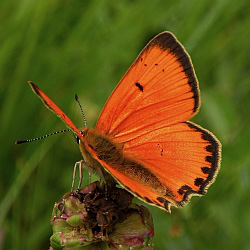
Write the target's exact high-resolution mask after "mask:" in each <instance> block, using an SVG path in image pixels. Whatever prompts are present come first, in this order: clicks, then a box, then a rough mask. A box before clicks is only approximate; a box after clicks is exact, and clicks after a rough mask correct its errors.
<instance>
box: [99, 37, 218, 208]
mask: <svg viewBox="0 0 250 250" xmlns="http://www.w3.org/2000/svg"><path fill="white" fill-rule="evenodd" d="M199 103H200V101H199V87H198V82H197V79H196V76H195V73H194V69H193V66H192V63H191V60H190V58H189V55H188V54H187V52H186V51H185V49H184V48H183V47H182V45H181V44H180V43H179V42H178V41H177V40H176V38H175V37H174V36H173V35H172V34H171V33H168V32H164V33H161V34H159V35H158V36H156V37H155V38H154V39H153V40H151V41H150V42H149V44H148V45H147V46H146V47H145V48H144V49H143V51H142V52H141V53H140V55H139V57H138V58H137V60H136V61H135V62H134V64H133V65H132V66H131V68H130V69H129V71H128V72H127V73H126V75H125V76H124V77H123V79H122V80H121V82H120V83H119V84H118V86H117V87H116V89H115V90H114V92H113V93H112V95H111V96H110V98H109V100H108V102H107V103H106V105H105V107H104V109H103V111H102V113H101V115H100V118H99V120H98V123H97V129H98V130H99V131H101V132H102V133H104V134H107V135H109V136H111V137H112V139H113V141H114V142H115V143H117V144H121V145H122V146H123V153H124V156H125V157H128V158H130V159H132V160H133V161H135V162H136V163H138V164H140V165H141V166H143V167H144V168H146V169H147V171H150V173H152V174H153V175H154V176H155V177H156V178H158V179H159V180H160V182H161V183H162V184H163V185H164V190H162V195H159V190H158V191H157V192H156V190H154V188H152V189H150V188H149V187H146V186H143V185H138V183H137V182H136V181H132V180H131V179H128V178H127V176H125V175H123V174H122V173H120V172H117V171H115V170H114V169H113V168H112V167H110V166H108V165H107V164H105V163H104V162H101V161H100V162H101V164H102V165H103V166H104V167H105V168H106V170H108V172H110V173H111V174H112V175H113V176H114V177H115V178H116V179H117V181H118V182H119V183H120V184H122V185H123V186H125V187H126V188H127V189H129V190H130V191H131V192H132V193H134V194H136V195H137V196H138V197H140V198H142V199H143V200H145V201H147V202H148V203H153V204H154V205H157V206H160V207H162V208H165V209H166V210H168V211H170V205H175V206H180V205H184V204H185V203H186V202H188V200H189V198H190V197H191V196H192V195H203V194H204V193H205V191H206V189H207V187H208V186H209V185H210V184H211V183H212V182H213V180H214V177H215V176H216V174H217V172H218V169H219V163H220V148H221V146H220V143H219V141H218V140H217V139H216V137H215V136H214V135H213V134H212V133H210V132H209V131H207V130H205V129H203V128H201V127H199V126H198V125H195V124H193V123H191V122H188V120H189V119H190V118H191V117H192V116H194V115H195V114H196V113H197V111H198V109H199Z"/></svg>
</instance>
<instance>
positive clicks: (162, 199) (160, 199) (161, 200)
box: [157, 197, 165, 203]
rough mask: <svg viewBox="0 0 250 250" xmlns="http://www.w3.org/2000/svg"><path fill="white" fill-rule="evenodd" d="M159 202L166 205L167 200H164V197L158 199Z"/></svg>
mask: <svg viewBox="0 0 250 250" xmlns="http://www.w3.org/2000/svg"><path fill="white" fill-rule="evenodd" d="M157 200H158V201H159V202H160V203H164V201H165V199H164V198H162V197H157Z"/></svg>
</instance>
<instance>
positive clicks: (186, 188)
mask: <svg viewBox="0 0 250 250" xmlns="http://www.w3.org/2000/svg"><path fill="white" fill-rule="evenodd" d="M191 190H192V188H191V187H189V186H188V185H184V186H182V187H181V188H180V189H179V190H178V193H179V194H180V195H182V194H184V193H186V192H188V191H191Z"/></svg>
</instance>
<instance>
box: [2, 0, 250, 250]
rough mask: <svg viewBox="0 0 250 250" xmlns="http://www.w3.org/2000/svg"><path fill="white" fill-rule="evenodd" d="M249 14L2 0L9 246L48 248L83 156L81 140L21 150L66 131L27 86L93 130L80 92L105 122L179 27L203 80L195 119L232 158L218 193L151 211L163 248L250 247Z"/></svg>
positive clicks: (5, 232) (76, 0)
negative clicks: (119, 88) (110, 102)
mask: <svg viewBox="0 0 250 250" xmlns="http://www.w3.org/2000/svg"><path fill="white" fill-rule="evenodd" d="M249 13H250V2H249V0H241V1H238V0H230V1H229V0H203V1H201V0H183V1H170V0H168V1H163V0H156V1H153V0H137V1H129V0H120V1H108V0H104V1H101V0H92V1H90V0H89V1H83V0H82V1H80V0H72V1H64V0H43V1H31V0H19V1H17V0H1V1H0V96H1V98H0V103H1V106H0V112H1V115H0V121H1V123H0V124H1V130H0V131H1V132H0V142H1V144H0V147H1V150H0V157H1V165H0V168H1V170H0V171H1V175H0V178H1V179H0V197H1V198H0V199H1V200H0V201H1V203H0V244H1V245H0V248H1V247H2V249H48V247H49V237H50V236H51V234H52V231H51V225H50V216H51V212H52V208H53V205H54V202H55V201H59V200H60V199H61V196H62V195H63V194H64V193H66V192H67V191H69V189H70V185H71V180H72V170H73V165H74V163H75V162H76V161H78V160H80V159H81V154H80V152H79V149H78V146H77V145H76V143H75V139H74V138H73V136H72V134H70V133H65V134H61V135H56V136H53V137H50V138H47V139H45V140H42V141H38V142H33V143H30V144H29V143H27V144H24V145H15V144H14V142H15V141H16V140H21V139H29V138H35V137H38V136H41V135H45V134H48V133H51V132H53V131H58V130H60V129H64V128H65V126H64V125H63V123H62V122H61V121H60V119H58V118H57V117H56V116H55V115H54V114H52V113H51V112H50V111H48V110H47V109H46V108H45V107H44V106H43V104H42V103H41V101H40V100H39V99H38V98H37V97H36V96H35V95H34V94H33V93H32V91H31V89H30V87H29V86H28V84H27V81H28V80H32V81H33V82H35V83H36V84H38V86H40V87H41V88H42V89H43V90H44V91H45V92H46V93H47V94H48V95H49V96H50V97H51V98H52V99H53V100H54V101H55V102H56V103H57V104H58V106H59V107H60V108H61V109H62V110H63V111H64V112H65V113H66V114H68V116H69V117H70V118H71V119H72V120H73V121H74V123H75V124H76V126H78V127H82V126H83V119H82V117H81V113H80V110H79V107H78V105H77V103H76V102H75V100H74V93H77V94H78V95H79V98H80V100H81V102H82V105H83V107H84V110H85V113H86V117H87V122H88V125H89V126H94V125H95V122H96V120H97V118H98V115H99V113H100V111H101V109H102V107H103V106H104V104H105V102H106V100H107V99H108V97H109V95H110V93H111V92H112V90H113V89H114V87H115V86H116V84H117V83H118V81H119V80H120V78H121V77H122V76H123V74H124V73H125V72H126V70H127V69H128V67H129V66H130V65H131V63H132V62H133V61H134V59H135V58H136V56H137V55H138V53H139V52H140V50H141V49H142V48H143V47H144V46H145V45H146V44H147V42H148V41H149V40H150V39H151V38H152V37H154V36H155V35H156V34H158V33H160V32H162V31H165V30H168V31H171V32H172V33H174V34H175V35H176V36H177V38H178V39H179V40H180V41H181V43H182V44H183V45H184V46H185V48H186V49H187V51H188V52H189V54H190V55H191V57H192V60H193V64H194V67H195V70H196V73H197V76H198V79H199V82H200V88H201V97H202V106H201V109H200V112H199V114H198V115H197V117H195V118H194V119H193V120H194V121H195V122H197V123H198V124H200V125H202V126H204V127H205V128H208V129H209V130H211V131H213V133H214V134H215V135H216V136H217V137H218V138H219V140H220V141H221V142H222V144H223V152H222V166H221V171H220V172H219V174H218V177H217V180H216V182H215V183H214V184H213V185H212V186H211V187H210V188H209V191H208V193H207V195H206V196H204V197H202V198H200V197H193V198H192V199H191V202H190V203H189V204H188V205H187V206H186V207H185V208H182V209H175V208H173V209H172V214H168V213H167V212H165V211H162V210H160V209H158V208H156V207H151V206H148V207H149V208H150V210H151V212H152V214H153V218H154V224H155V237H154V244H155V249H250V243H249V235H250V211H249V210H250V197H249V196H250V146H249V144H250V143H249V142H250V124H249V121H250V70H249V68H250V32H249V31H250V14H249ZM85 176H86V182H85V183H87V181H88V179H87V174H85ZM141 204H143V203H142V202H141ZM146 206H147V205H146Z"/></svg>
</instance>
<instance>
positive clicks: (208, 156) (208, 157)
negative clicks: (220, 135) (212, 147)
mask: <svg viewBox="0 0 250 250" xmlns="http://www.w3.org/2000/svg"><path fill="white" fill-rule="evenodd" d="M206 161H207V162H210V163H212V161H213V159H212V156H211V155H207V156H206Z"/></svg>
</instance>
